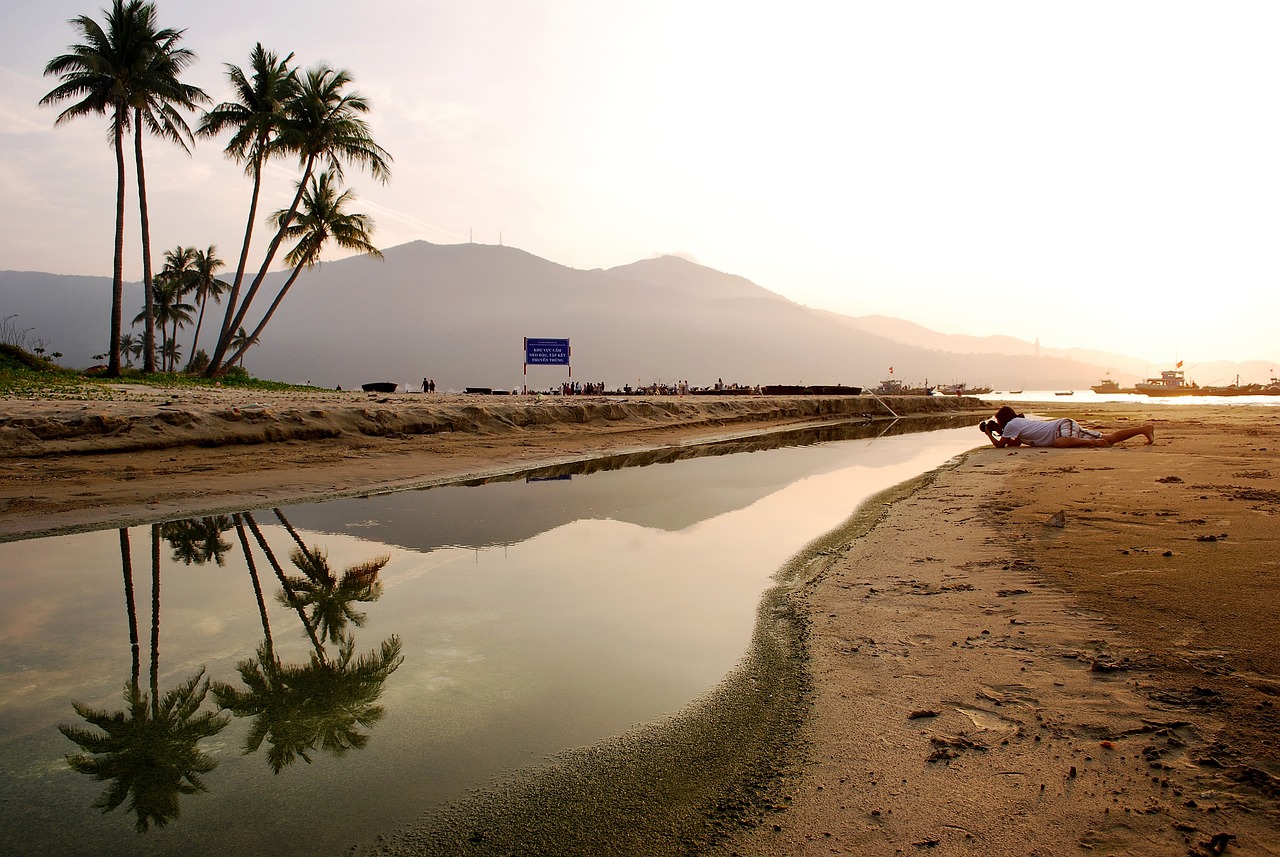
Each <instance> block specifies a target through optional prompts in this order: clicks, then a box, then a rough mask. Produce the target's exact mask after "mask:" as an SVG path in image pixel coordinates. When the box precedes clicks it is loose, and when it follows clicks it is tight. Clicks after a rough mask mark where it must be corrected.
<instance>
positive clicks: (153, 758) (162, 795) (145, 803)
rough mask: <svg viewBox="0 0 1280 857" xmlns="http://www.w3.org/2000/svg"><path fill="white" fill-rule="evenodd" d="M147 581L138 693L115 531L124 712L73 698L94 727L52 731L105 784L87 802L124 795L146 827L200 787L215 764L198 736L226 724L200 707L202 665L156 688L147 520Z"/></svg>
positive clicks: (127, 570) (130, 606)
mask: <svg viewBox="0 0 1280 857" xmlns="http://www.w3.org/2000/svg"><path fill="white" fill-rule="evenodd" d="M151 536H152V583H151V615H152V621H151V692H150V694H147V693H143V692H142V687H141V675H140V674H141V666H140V663H139V651H138V649H139V646H138V621H137V610H136V606H135V602H134V597H133V563H132V559H131V552H130V549H129V532H128V530H125V529H121V530H120V564H121V568H122V570H123V573H124V580H125V606H126V609H127V611H128V615H129V642H130V648H131V649H132V654H133V657H132V661H133V663H132V670H131V673H130V679H129V681H128V682H127V683H126V684H125V687H124V700H125V706H126V707H125V710H123V711H116V712H108V711H105V710H102V709H96V708H90V707H89V706H87V705H83V704H81V703H79V702H73V703H72V707H73V708H75V710H76V713H77V714H79V715H80V716H81V717H82V718H84V720H85V721H87V722H88V723H89V725H91V726H95V727H97V730H99V731H93V730H89V729H84V728H80V727H75V726H66V725H60V726H59V727H58V729H59V731H61V732H62V734H63V735H65V736H67V738H69V739H71V740H72V741H73V742H75V743H76V744H77V745H78V746H79V747H80V749H81V751H82V752H80V753H77V754H75V755H68V756H67V764H68V765H70V766H71V768H72V770H75V771H79V772H80V773H82V774H87V775H89V776H91V777H93V778H94V779H95V780H98V781H99V782H110V785H108V786H107V788H106V789H105V790H104V791H103V792H102V794H101V795H99V796H98V798H97V799H96V800H95V801H94V802H93V806H94V807H96V808H99V809H101V810H102V811H103V812H104V813H105V812H110V811H111V810H113V809H115V808H116V807H118V806H120V805H121V804H122V803H124V801H125V799H126V798H128V799H129V809H130V810H131V811H132V812H133V813H134V815H135V818H136V820H135V827H136V828H137V830H138V832H139V833H144V832H146V831H147V830H148V829H149V828H150V826H151V825H152V824H154V825H155V826H156V827H164V826H165V825H166V824H168V823H169V822H170V821H171V820H173V819H174V818H177V817H178V816H179V815H180V814H181V807H180V806H179V803H178V800H179V796H180V795H184V794H195V793H197V792H202V791H206V790H207V788H206V786H205V784H204V780H203V776H202V775H204V774H207V773H209V772H210V771H212V770H213V769H214V768H215V767H217V764H218V763H217V761H216V760H215V759H214V758H213V757H211V756H209V755H208V754H206V753H205V752H204V751H203V750H201V749H200V745H199V742H200V740H201V739H203V738H212V737H213V736H215V735H217V734H218V733H219V732H221V731H222V730H223V729H224V728H226V726H227V724H228V723H229V722H230V721H231V718H230V717H228V716H227V715H225V714H222V713H220V712H218V711H206V712H203V713H202V712H200V708H201V706H202V705H203V703H204V699H205V697H206V695H207V694H208V691H209V682H208V680H207V679H205V677H204V668H203V667H201V669H200V671H199V672H198V673H196V674H195V675H193V676H192V677H191V678H189V679H187V680H186V681H185V682H183V683H182V684H181V685H179V686H178V687H176V688H174V689H173V690H170V691H169V692H167V693H166V694H165V695H164V696H163V697H161V695H160V689H159V662H160V552H159V542H160V526H159V525H153V526H152V530H151Z"/></svg>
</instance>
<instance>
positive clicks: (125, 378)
mask: <svg viewBox="0 0 1280 857" xmlns="http://www.w3.org/2000/svg"><path fill="white" fill-rule="evenodd" d="M125 384H129V385H144V386H147V387H154V388H156V389H157V390H172V389H182V390H193V389H202V388H203V389H210V390H212V389H216V388H221V389H227V388H232V389H241V390H263V391H267V392H274V391H283V390H298V391H307V390H314V389H315V388H314V387H305V386H300V385H297V384H284V383H281V382H279V381H266V380H262V379H260V378H254V377H252V376H250V375H249V373H248V372H246V371H245V370H244V369H242V368H240V367H239V366H232V367H231V368H229V369H228V370H227V372H226V374H225V375H223V376H222V377H221V378H220V379H217V380H210V379H208V378H204V377H201V376H200V375H198V374H190V375H189V374H181V373H172V372H155V373H150V374H148V373H145V372H141V371H139V370H137V369H125V370H123V371H122V372H121V374H120V377H118V378H111V377H107V376H106V375H85V374H84V373H82V372H77V371H75V370H73V369H64V368H63V367H61V366H58V365H56V364H55V363H53V362H52V361H50V360H46V359H45V358H43V357H39V356H37V355H35V354H32V353H31V352H29V351H26V350H25V349H23V348H21V347H19V346H17V345H10V344H7V343H0V398H6V399H116V398H121V397H122V395H123V394H124V393H125V391H124V390H123V386H124V385H125Z"/></svg>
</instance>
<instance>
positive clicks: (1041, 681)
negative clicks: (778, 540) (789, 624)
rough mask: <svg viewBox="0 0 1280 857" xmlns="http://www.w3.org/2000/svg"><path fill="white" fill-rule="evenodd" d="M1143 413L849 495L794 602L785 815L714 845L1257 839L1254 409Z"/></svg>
mask: <svg viewBox="0 0 1280 857" xmlns="http://www.w3.org/2000/svg"><path fill="white" fill-rule="evenodd" d="M1121 410H1122V409H1120V408H1117V407H1112V408H1110V409H1099V410H1098V412H1096V413H1092V414H1090V413H1084V414H1080V413H1079V411H1077V412H1075V413H1076V415H1077V416H1084V417H1085V419H1086V421H1087V422H1093V421H1095V420H1096V421H1097V422H1100V423H1101V424H1103V425H1107V426H1110V427H1115V426H1117V425H1123V424H1124V422H1125V421H1126V419H1133V418H1142V417H1145V416H1146V415H1143V414H1137V413H1135V414H1127V415H1126V414H1123V413H1122V412H1121ZM1159 413H1160V415H1161V418H1160V419H1158V420H1157V423H1156V425H1157V445H1155V446H1152V447H1145V446H1141V445H1133V443H1134V442H1131V445H1128V446H1118V447H1115V448H1112V449H1105V450H1027V449H1022V450H1017V451H1012V452H1011V451H1009V450H996V449H991V448H986V449H983V450H981V451H978V452H974V453H971V454H970V455H969V456H968V457H967V458H966V459H965V461H964V462H963V464H961V465H960V466H958V467H956V468H954V469H949V470H944V471H943V472H940V473H938V474H937V475H936V476H935V477H934V478H932V479H931V480H929V481H928V482H927V484H926V485H924V486H923V487H921V488H920V489H919V490H917V491H915V492H913V493H911V494H910V495H909V496H908V497H906V498H905V499H903V500H901V501H900V502H897V503H894V504H892V505H890V506H884V507H882V508H881V509H879V510H876V509H868V510H865V512H866V513H867V514H873V513H874V514H877V516H878V517H879V520H878V522H877V523H876V525H875V526H874V527H873V528H872V529H871V530H870V531H869V532H867V534H866V535H864V536H861V537H859V538H855V539H852V540H850V541H848V542H847V543H845V544H844V545H843V546H842V548H841V549H840V550H839V551H838V552H836V553H834V554H833V555H832V556H831V557H830V558H829V560H828V561H827V563H826V565H825V567H824V568H823V569H822V570H821V571H820V572H819V573H818V574H817V575H816V576H815V577H814V579H813V581H812V583H811V585H809V586H808V587H806V588H804V589H803V590H801V591H800V592H799V593H798V594H797V596H796V597H797V598H798V599H800V600H801V601H802V604H803V606H802V608H801V612H802V613H803V615H805V616H806V617H807V619H808V622H809V628H810V635H809V646H808V655H807V666H808V669H809V671H810V675H811V680H812V687H813V696H812V700H811V703H812V707H811V709H810V712H809V716H808V717H807V718H806V720H805V722H804V724H803V726H802V727H801V729H800V733H799V739H800V740H799V744H800V746H802V747H803V748H804V752H803V753H801V754H800V755H799V756H798V757H797V759H796V762H795V764H794V766H793V767H792V768H790V770H789V771H788V776H787V779H786V781H785V785H784V786H783V787H782V792H783V795H784V796H783V799H782V801H780V804H781V805H782V806H785V811H784V812H777V813H773V814H771V815H770V816H767V817H760V818H758V819H755V820H752V821H751V823H750V824H749V825H748V826H744V827H743V829H742V832H740V833H738V834H736V835H735V836H734V837H733V838H731V840H730V841H729V842H728V843H727V844H726V845H725V846H724V847H723V848H721V849H720V851H719V852H717V853H725V854H740V855H783V854H786V855H791V854H895V853H917V852H922V851H928V852H929V853H942V854H1044V855H1058V854H1067V853H1104V854H1121V853H1123V854H1187V853H1190V854H1220V853H1241V854H1275V853H1280V805H1278V804H1277V798H1278V797H1280V780H1278V779H1277V778H1276V777H1277V775H1280V752H1278V751H1277V750H1276V745H1275V742H1274V738H1275V735H1276V734H1277V729H1278V727H1280V719H1278V718H1277V713H1276V712H1277V708H1276V706H1277V705H1280V699H1277V696H1278V695H1280V682H1278V681H1277V680H1278V679H1280V654H1277V647H1276V642H1277V640H1280V619H1278V618H1277V616H1276V613H1275V611H1274V604H1275V601H1276V595H1277V587H1278V581H1280V563H1278V562H1277V559H1276V558H1277V556H1280V553H1278V550H1277V549H1278V548H1280V544H1278V543H1277V540H1278V539H1280V527H1277V526H1276V518H1277V515H1280V491H1277V489H1278V488H1280V413H1277V412H1276V411H1275V410H1273V409H1262V408H1258V409H1244V410H1241V409H1225V408H1223V409H1212V408H1205V409H1194V410H1192V409H1187V410H1182V409H1178V410H1176V411H1175V410H1171V409H1163V410H1161V411H1159ZM1090 417H1093V418H1094V419H1090ZM1099 418H1100V419H1099ZM1138 443H1139V444H1140V441H1138ZM1059 512H1062V513H1063V516H1062V519H1061V521H1062V523H1063V524H1064V525H1063V526H1061V527H1058V526H1054V525H1052V524H1050V523H1048V522H1049V521H1051V519H1053V518H1054V516H1055V515H1056V514H1057V513H1059Z"/></svg>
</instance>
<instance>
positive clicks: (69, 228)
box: [0, 0, 1280, 380]
mask: <svg viewBox="0 0 1280 857" xmlns="http://www.w3.org/2000/svg"><path fill="white" fill-rule="evenodd" d="M107 3H108V0H40V2H38V3H36V2H31V0H0V10H3V18H2V26H0V187H2V188H3V195H4V199H5V202H6V204H5V205H4V206H3V207H2V208H0V269H5V268H7V269H18V270H42V271H53V272H56V273H68V274H97V275H109V274H110V270H111V252H112V222H113V213H114V208H113V199H114V193H115V182H114V167H113V158H112V153H111V149H110V147H109V145H108V140H107V130H106V129H107V124H106V121H105V120H102V119H98V118H86V119H79V120H76V121H74V122H72V123H70V124H67V125H64V126H62V127H60V128H57V129H55V128H54V126H53V122H54V119H55V117H56V115H57V111H56V110H54V109H50V108H40V107H37V102H38V101H39V99H40V98H41V97H42V96H43V95H44V94H45V93H46V92H48V91H49V90H50V89H52V88H53V86H54V85H56V83H57V81H56V79H54V78H44V77H43V76H42V71H43V68H44V65H45V63H46V62H48V60H49V59H51V58H52V57H53V56H55V55H57V54H60V53H63V52H64V51H65V50H66V48H67V46H68V45H69V44H70V43H71V42H72V41H74V40H75V38H76V34H75V32H74V31H73V30H72V28H71V27H70V26H69V25H68V24H67V19H68V18H71V17H73V16H76V15H80V14H88V15H91V16H93V17H95V18H98V19H99V20H101V18H102V15H101V11H100V10H101V9H102V8H103V7H104V6H106V5H107ZM157 6H158V8H159V13H160V23H161V24H162V25H164V26H173V27H178V28H185V29H186V36H185V40H184V44H185V45H186V46H187V47H189V48H190V49H192V50H194V51H195V52H196V53H197V54H198V55H199V58H200V59H199V62H198V63H197V64H196V65H195V66H194V67H193V69H192V71H191V73H190V74H189V75H188V77H187V79H188V81H189V82H191V83H195V84H197V85H200V86H202V87H203V88H204V89H205V90H206V91H207V92H209V94H210V95H211V96H213V98H214V99H215V100H223V99H224V98H226V97H228V96H229V94H230V93H229V89H228V87H227V85H226V82H225V75H224V68H223V64H224V63H228V62H230V63H234V64H237V65H241V66H245V65H247V61H248V55H249V51H250V49H251V48H252V47H253V45H254V43H255V42H257V41H261V42H262V43H263V44H264V45H265V46H266V47H267V48H268V49H271V50H274V51H277V52H279V53H281V54H285V53H288V52H290V51H292V52H294V53H295V54H296V61H297V63H298V64H299V65H302V66H308V65H311V64H313V63H316V62H319V61H324V62H327V63H329V64H331V65H334V66H339V67H343V68H346V69H348V70H349V71H350V72H351V73H352V74H353V76H354V77H355V80H356V84H357V86H356V88H358V89H359V90H360V91H362V92H363V93H364V94H366V95H367V96H368V97H369V98H370V99H371V100H372V102H373V105H374V112H373V114H372V116H371V124H372V126H373V130H374V133H375V135H376V137H377V139H378V140H379V142H380V143H381V144H382V145H383V146H385V147H386V148H387V149H388V150H389V151H390V152H391V154H392V155H393V156H394V158H395V163H394V175H393V179H392V181H391V183H390V184H389V185H387V186H382V185H379V184H378V183H377V182H375V181H373V180H372V179H371V178H369V177H368V176H367V175H366V174H363V173H360V172H358V171H355V170H352V171H351V172H350V173H349V174H348V182H349V184H350V185H351V186H352V187H353V188H354V189H355V191H356V192H357V193H358V194H359V195H360V203H359V204H358V205H357V210H362V211H366V212H368V213H369V214H371V215H372V216H373V217H374V218H375V220H376V221H377V227H378V229H377V235H376V243H378V244H379V245H380V246H383V247H389V246H394V245H396V244H402V243H405V242H407V241H412V240H415V239H419V238H422V239H426V240H428V241H433V242H436V243H455V242H460V241H466V240H468V237H474V240H475V241H477V242H481V243H489V244H496V243H498V242H499V240H501V242H502V243H504V244H507V245H509V246H514V247H519V248H521V249H524V250H527V251H529V252H530V253H534V254H536V255H538V256H542V257H544V258H547V259H550V260H552V261H555V262H559V263H562V264H565V265H569V266H572V267H576V268H595V267H611V266H614V265H620V264H626V263H628V262H632V261H635V260H637V259H642V258H646V257H649V256H653V255H655V254H661V253H679V254H682V255H685V256H687V257H689V258H691V259H693V260H695V261H698V262H700V263H702V264H704V265H708V266H710V267H712V268H716V269H719V270H722V271H727V272H730V273H734V274H740V275H742V276H744V277H747V278H748V279H750V280H752V281H754V282H756V283H757V284H759V285H761V286H763V287H765V288H767V289H771V290H773V291H776V292H779V293H781V294H784V295H786V296H787V297H789V298H791V299H793V300H796V301H798V302H801V303H804V304H807V305H809V306H813V307H820V308H824V309H831V310H835V311H838V312H843V313H848V314H851V315H867V314H873V313H880V314H886V315H893V316H898V317H902V318H908V319H911V320H913V321H917V322H919V323H921V324H924V325H926V326H929V327H932V328H934V329H936V330H940V331H945V332H950V333H971V334H992V333H1003V334H1011V335H1016V336H1019V337H1023V338H1026V339H1034V338H1036V337H1039V338H1040V340H1041V342H1042V343H1043V344H1044V345H1046V346H1053V347H1069V346H1080V347H1091V348H1103V349H1109V350H1116V351H1120V352H1123V353H1128V354H1134V355H1137V356H1142V357H1146V358H1147V359H1149V360H1151V361H1152V364H1153V368H1159V367H1160V366H1163V365H1168V364H1171V363H1172V362H1173V361H1174V360H1175V359H1183V360H1185V361H1186V362H1187V365H1188V366H1194V365H1195V364H1196V363H1198V362H1201V361H1204V360H1209V359H1215V358H1225V359H1263V360H1275V361H1276V362H1277V364H1278V367H1280V345H1277V336H1276V327H1277V325H1276V319H1277V317H1280V316H1278V313H1277V310H1280V298H1278V297H1277V285H1278V284H1280V51H1277V50H1276V49H1275V40H1276V38H1277V36H1280V3H1275V2H1273V0H1267V2H1256V3H1251V2H1230V3H1217V2H1202V3H1183V2H1170V0H1157V2H1123V0H1106V2H1072V3H1043V2H1027V0H1018V2H1008V3H974V2H970V3H958V2H954V0H947V1H946V2H898V0H883V2H877V3H867V2H851V3H843V4H837V3H832V2H830V0H823V2H813V3H810V2H805V0H799V2H792V3H787V4H782V3H777V2H775V3H770V4H767V5H765V4H761V3H753V2H743V0H737V2H697V0H679V2H666V0H645V2H643V3H640V2H620V0H619V2H611V0H504V2H485V0H468V2H459V1H458V0H454V2H440V0H363V2H360V3H354V2H346V3H338V2H334V0H312V2H310V3H307V4H277V3H263V2H261V0H254V2H248V0H220V2H218V3H208V2H203V0H201V2H196V0H189V1H188V0H159V2H158V3H157ZM193 124H194V122H193ZM145 146H146V150H147V152H148V164H149V169H148V190H149V192H150V200H151V215H152V222H153V242H154V246H155V248H156V256H157V259H159V256H160V252H161V251H162V250H164V249H166V248H170V247H173V246H175V245H178V244H187V245H199V246H207V245H208V244H211V243H212V244H216V245H217V246H218V248H219V250H220V254H221V255H222V256H223V258H226V259H232V258H234V256H235V254H236V252H237V251H238V248H239V240H240V235H241V230H242V229H243V218H244V216H245V213H246V210H247V201H248V190H249V184H248V181H247V180H246V179H245V178H244V177H243V174H242V172H241V170H240V168H239V167H237V166H235V165H233V164H231V163H230V162H229V161H227V160H226V159H224V158H223V156H222V154H221V146H222V141H218V142H217V143H214V142H202V143H200V144H199V145H198V147H197V150H196V152H195V154H194V156H193V157H191V158H188V157H187V156H186V155H184V154H182V153H181V152H180V151H179V150H176V149H173V148H172V147H169V146H167V145H165V144H162V143H161V142H160V141H158V140H154V139H148V140H147V141H146V142H145ZM292 168H293V164H292V163H287V164H286V163H282V164H281V165H280V167H279V168H277V169H276V170H275V172H274V173H273V182H274V184H273V187H271V188H269V192H268V195H267V197H266V199H265V202H264V205H265V206H266V207H267V208H268V209H269V210H274V209H276V208H281V207H284V206H285V205H286V204H287V195H288V190H289V186H290V183H291V182H292V181H293V179H294V177H295V173H294V171H293V169H292ZM132 182H133V177H132V170H131V172H130V193H131V194H132V193H133V192H134V190H133V184H132ZM136 219H137V217H136V213H135V208H134V207H133V205H132V197H131V207H130V213H129V225H130V227H131V231H130V233H129V240H130V241H131V243H129V244H128V248H129V249H128V250H127V251H126V252H127V256H126V265H127V266H126V277H129V278H131V279H137V278H140V276H141V263H140V261H139V257H140V254H139V252H138V250H137V246H138V244H137V240H136V234H137V228H136V225H135V224H136ZM157 264H158V262H157ZM442 309H443V308H442ZM673 311H678V308H676V307H673ZM2 312H3V308H0V313H2ZM1245 380H1261V379H1245Z"/></svg>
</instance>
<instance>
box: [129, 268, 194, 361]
mask: <svg viewBox="0 0 1280 857" xmlns="http://www.w3.org/2000/svg"><path fill="white" fill-rule="evenodd" d="M195 258H196V250H195V249H194V248H192V247H176V248H174V249H173V250H167V251H165V263H164V267H163V268H162V269H161V270H160V273H159V274H157V275H156V277H155V278H154V280H153V281H152V283H151V289H150V294H151V301H150V307H143V309H142V312H140V313H138V314H137V316H135V317H134V319H133V323H134V324H137V323H138V322H140V321H145V320H146V319H147V318H148V316H150V318H153V319H154V320H155V321H156V322H157V323H159V325H160V336H161V342H162V345H163V349H164V350H165V351H167V352H168V353H169V355H170V356H173V355H175V354H176V353H177V351H178V348H177V336H178V328H180V327H182V326H183V325H186V324H190V323H191V314H192V313H193V312H194V311H195V307H193V306H192V305H191V304H188V303H183V302H182V298H183V297H184V296H186V294H187V292H189V291H190V290H191V289H192V288H194V286H195V278H196V272H195V269H194V267H193V266H194V264H195ZM170 325H172V326H173V335H172V336H170V335H168V333H167V329H168V327H169V326H170ZM162 368H165V369H167V370H169V371H172V370H173V364H172V363H167V364H165V365H164V366H163V367H162Z"/></svg>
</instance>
